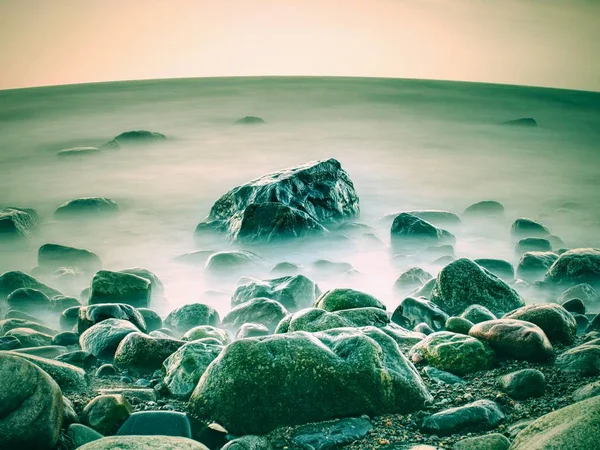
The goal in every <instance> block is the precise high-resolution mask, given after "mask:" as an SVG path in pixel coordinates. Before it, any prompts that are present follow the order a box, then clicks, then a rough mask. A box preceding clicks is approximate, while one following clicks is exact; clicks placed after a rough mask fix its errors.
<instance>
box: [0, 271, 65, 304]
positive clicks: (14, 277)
mask: <svg viewBox="0 0 600 450" xmlns="http://www.w3.org/2000/svg"><path fill="white" fill-rule="evenodd" d="M19 288H30V289H37V290H38V291H41V292H43V293H44V294H46V296H47V297H54V296H55V295H62V294H61V293H60V292H58V291H57V290H56V289H53V288H51V287H50V286H46V285H45V284H44V283H42V282H40V281H38V280H36V279H35V278H33V277H32V276H30V275H27V274H26V273H23V272H19V271H18V270H14V271H11V272H4V273H3V274H2V275H0V300H4V299H5V298H6V297H7V296H8V295H9V294H11V293H12V292H14V291H16V290H17V289H19Z"/></svg>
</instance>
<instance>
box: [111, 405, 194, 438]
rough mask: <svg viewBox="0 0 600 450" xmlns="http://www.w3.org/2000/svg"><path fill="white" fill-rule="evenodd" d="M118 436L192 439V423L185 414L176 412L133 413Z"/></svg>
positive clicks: (120, 429)
mask: <svg viewBox="0 0 600 450" xmlns="http://www.w3.org/2000/svg"><path fill="white" fill-rule="evenodd" d="M117 435H118V436H147V435H151V436H157V435H158V436H181V437H186V438H191V437H192V429H191V426H190V421H189V419H188V418H187V416H186V415H185V414H184V413H180V412H175V411H140V412H136V413H133V414H132V415H131V416H129V418H128V419H127V420H126V421H125V423H124V424H123V425H122V426H121V428H119V431H118V432H117Z"/></svg>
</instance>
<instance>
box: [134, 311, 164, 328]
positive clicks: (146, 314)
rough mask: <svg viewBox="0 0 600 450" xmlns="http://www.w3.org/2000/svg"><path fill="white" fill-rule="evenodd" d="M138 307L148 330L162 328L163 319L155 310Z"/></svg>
mask: <svg viewBox="0 0 600 450" xmlns="http://www.w3.org/2000/svg"><path fill="white" fill-rule="evenodd" d="M136 309H137V312H139V313H140V314H141V315H142V317H143V318H144V323H145V324H146V330H147V331H148V332H150V331H154V330H159V329H160V328H162V326H163V323H162V319H161V318H160V316H159V315H158V314H157V313H156V312H155V311H152V310H151V309H148V308H136ZM141 331H143V330H141Z"/></svg>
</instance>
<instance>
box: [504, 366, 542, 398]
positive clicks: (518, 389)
mask: <svg viewBox="0 0 600 450" xmlns="http://www.w3.org/2000/svg"><path fill="white" fill-rule="evenodd" d="M498 387H499V388H500V390H501V391H503V392H506V393H507V394H508V395H509V396H510V397H512V398H515V399H518V400H524V399H527V398H530V397H541V396H542V395H544V391H545V389H546V378H545V377H544V374H543V373H542V372H540V371H539V370H537V369H522V370H518V371H516V372H512V373H509V374H507V375H503V376H501V377H500V378H498Z"/></svg>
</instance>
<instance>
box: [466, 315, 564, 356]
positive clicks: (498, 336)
mask: <svg viewBox="0 0 600 450" xmlns="http://www.w3.org/2000/svg"><path fill="white" fill-rule="evenodd" d="M469 335H470V336H473V337H475V338H477V339H480V340H482V341H485V342H487V343H488V344H489V345H490V347H492V348H493V349H494V350H495V351H496V353H497V354H498V355H499V356H503V357H506V358H512V359H522V360H525V361H533V362H537V361H547V360H549V359H551V358H552V357H553V356H554V349H553V348H552V344H551V343H550V341H549V340H548V338H547V337H546V334H545V333H544V331H543V330H542V329H541V328H540V327H538V326H537V325H535V324H533V323H531V322H525V321H524V320H516V319H496V320H488V321H486V322H480V323H478V324H476V325H474V326H473V327H472V328H471V330H469Z"/></svg>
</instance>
